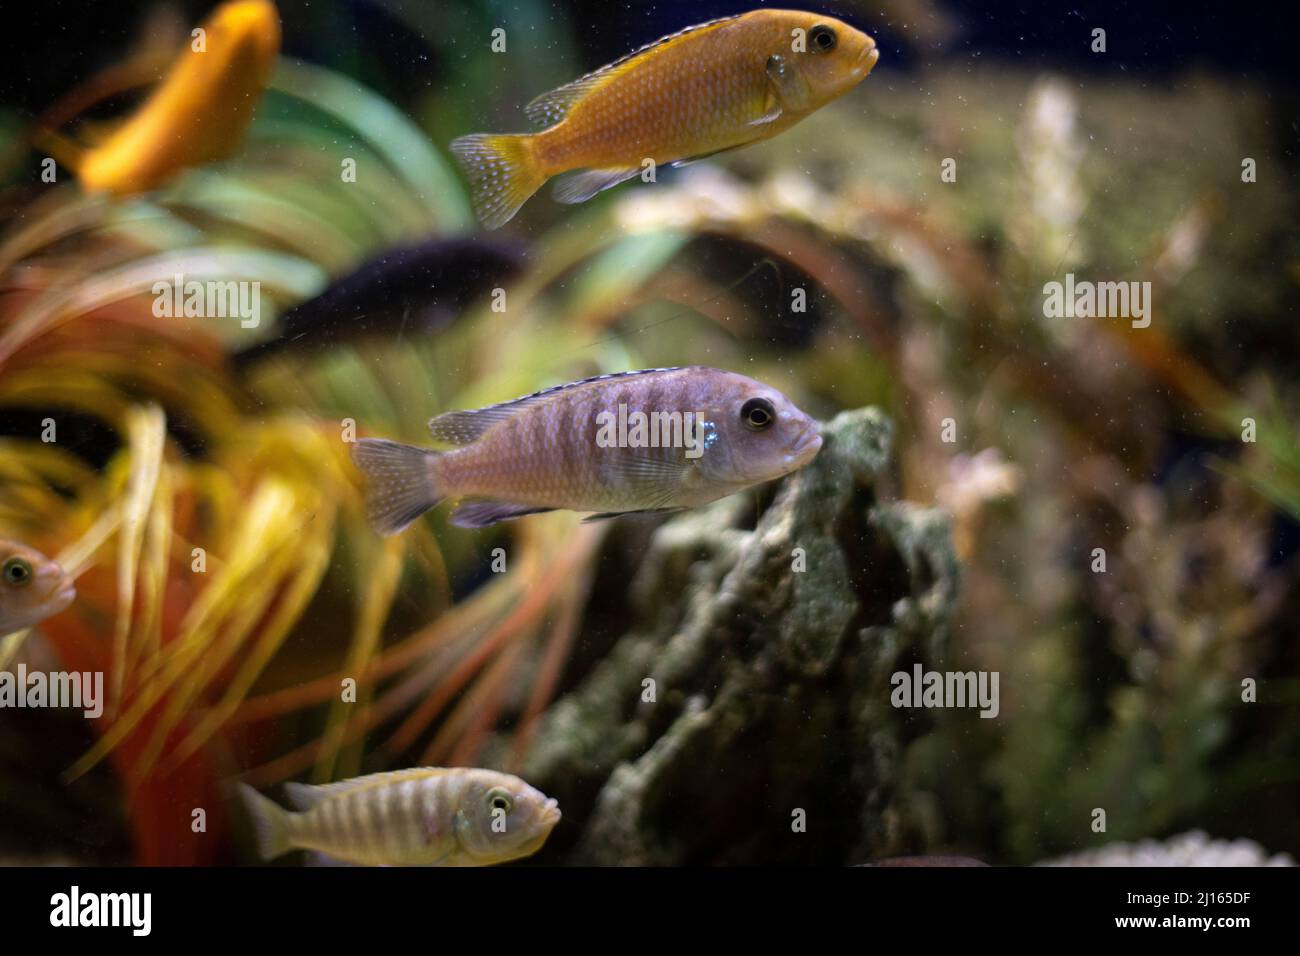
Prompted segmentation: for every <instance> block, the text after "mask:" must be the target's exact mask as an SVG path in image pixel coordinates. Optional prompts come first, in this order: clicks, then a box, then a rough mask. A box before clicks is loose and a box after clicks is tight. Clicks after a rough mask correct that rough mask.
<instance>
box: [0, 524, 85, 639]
mask: <svg viewBox="0 0 1300 956" xmlns="http://www.w3.org/2000/svg"><path fill="white" fill-rule="evenodd" d="M76 596H77V588H76V585H74V584H73V583H72V577H71V576H70V575H69V574H68V573H67V572H65V571H64V570H63V568H61V567H59V565H58V563H57V562H55V561H51V560H50V559H49V558H47V557H46V556H45V555H43V554H41V553H40V552H39V551H37V550H35V549H34V548H29V547H27V546H26V545H24V544H19V543H18V542H16V541H4V540H0V636H4V635H6V634H12V633H14V632H16V631H22V630H26V629H27V628H29V627H34V626H36V625H37V624H39V623H41V621H43V620H45V619H46V618H48V617H53V616H54V615H55V614H58V613H59V612H60V611H63V610H65V609H66V608H67V607H68V605H70V604H71V603H72V602H73V600H74V599H75V598H76Z"/></svg>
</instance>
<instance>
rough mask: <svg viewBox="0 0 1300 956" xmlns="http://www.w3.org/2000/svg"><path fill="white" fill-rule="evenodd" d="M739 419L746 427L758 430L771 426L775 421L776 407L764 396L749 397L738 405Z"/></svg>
mask: <svg viewBox="0 0 1300 956" xmlns="http://www.w3.org/2000/svg"><path fill="white" fill-rule="evenodd" d="M740 420H741V421H742V422H744V423H745V427H746V428H751V429H753V430H754V431H756V432H760V431H763V430H764V429H766V428H771V427H772V423H773V422H775V421H776V409H775V408H774V407H773V406H772V403H771V402H769V401H768V400H767V399H766V398H751V399H750V400H749V401H747V402H746V403H745V404H744V405H742V406H741V407H740Z"/></svg>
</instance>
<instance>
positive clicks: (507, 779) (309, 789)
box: [240, 767, 560, 866]
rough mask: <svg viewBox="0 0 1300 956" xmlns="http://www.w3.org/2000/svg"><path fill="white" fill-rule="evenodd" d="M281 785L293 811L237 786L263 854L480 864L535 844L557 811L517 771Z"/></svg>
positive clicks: (374, 862) (418, 773) (378, 862)
mask: <svg viewBox="0 0 1300 956" xmlns="http://www.w3.org/2000/svg"><path fill="white" fill-rule="evenodd" d="M286 790H287V792H288V794H289V799H290V801H291V802H292V803H293V804H294V805H295V806H297V807H298V808H299V812H297V813H291V812H289V811H287V810H285V809H284V808H282V807H280V806H278V805H277V804H275V803H273V802H272V801H270V800H268V799H267V798H266V797H263V796H261V795H260V794H258V793H257V792H256V791H254V790H252V789H251V788H248V787H242V788H241V791H240V792H241V794H242V796H243V798H244V800H245V802H246V803H247V805H248V807H249V809H250V811H251V812H252V814H253V817H254V821H255V823H256V824H257V829H258V842H259V849H260V850H261V853H262V856H263V857H264V858H266V859H270V858H273V857H275V856H279V855H281V854H283V853H286V852H288V851H289V850H292V849H303V850H314V851H317V852H319V853H322V854H324V855H326V856H328V857H331V858H334V859H338V860H342V861H344V862H348V863H356V864H361V865H367V866H483V865H489V864H492V863H500V862H504V861H506V860H511V859H517V858H519V857H521V856H527V855H529V854H531V853H534V852H536V850H537V849H539V848H540V847H541V845H542V844H543V843H544V842H545V840H546V838H547V836H549V834H550V831H551V829H552V828H553V827H554V826H555V824H556V823H557V822H558V821H559V819H560V814H559V810H558V808H557V807H556V805H555V801H554V800H551V799H548V798H547V797H546V796H545V795H544V794H542V793H540V792H539V791H537V790H536V789H534V788H533V787H530V786H529V785H528V784H527V783H525V782H524V781H522V780H520V779H519V778H518V777H514V776H511V775H510V774H504V773H498V772H496V771H492V770H479V769H474V768H465V767H455V768H439V767H425V768H417V769H413V770H400V771H394V772H391V773H378V774H371V775H369V776H365V777H357V778H355V779H352V780H344V781H341V782H339V783H333V784H326V785H324V786H308V785H305V784H288V785H287V787H286ZM494 824H495V825H494Z"/></svg>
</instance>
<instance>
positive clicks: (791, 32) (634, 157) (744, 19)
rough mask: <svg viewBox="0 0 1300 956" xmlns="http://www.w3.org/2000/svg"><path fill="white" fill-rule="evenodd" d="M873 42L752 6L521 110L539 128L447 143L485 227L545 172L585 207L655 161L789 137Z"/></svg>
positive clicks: (852, 78) (864, 66)
mask: <svg viewBox="0 0 1300 956" xmlns="http://www.w3.org/2000/svg"><path fill="white" fill-rule="evenodd" d="M877 58H878V53H877V51H876V49H875V42H874V41H873V40H872V39H871V38H870V37H868V36H867V35H866V34H864V33H861V32H859V31H857V30H855V29H853V28H852V27H850V26H848V25H847V24H845V23H842V22H840V21H839V20H836V19H835V18H834V17H827V16H822V15H820V14H814V13H807V12H803V11H798V10H756V11H754V12H752V13H746V14H742V15H740V16H734V17H726V18H724V19H721V20H714V21H711V22H709V23H703V24H700V25H698V26H695V27H690V28H689V29H686V30H683V31H681V32H679V33H676V34H673V35H672V36H668V37H664V38H663V39H662V40H659V41H658V42H657V43H653V44H650V45H649V46H647V47H644V48H642V49H641V50H638V51H636V52H635V53H632V54H630V55H628V56H626V57H624V58H623V59H621V60H618V61H616V62H614V63H611V64H609V65H608V66H606V67H603V68H601V69H599V70H597V71H595V72H594V73H591V74H588V75H587V76H584V77H582V78H581V79H579V80H575V81H574V82H572V83H569V84H567V85H566V86H562V87H560V88H559V89H557V90H554V91H552V92H550V93H547V94H545V95H543V96H540V97H538V98H537V99H536V100H534V101H533V102H532V103H530V104H529V105H528V107H527V108H526V112H527V114H528V116H529V118H530V119H531V120H533V121H534V122H536V123H539V124H541V125H544V126H546V127H547V128H546V129H545V130H544V131H542V132H540V133H536V134H532V135H492V134H475V135H473V136H465V137H462V138H460V139H458V140H456V141H455V142H453V143H452V151H453V152H454V153H455V154H456V156H457V158H458V159H459V160H460V162H461V165H462V166H463V167H464V169H465V172H466V174H467V175H468V177H469V179H470V183H471V187H472V190H473V199H474V204H475V209H476V211H477V212H478V214H479V218H480V219H481V220H482V221H483V223H484V224H485V225H487V226H488V227H489V228H496V227H497V226H500V225H502V224H504V223H505V222H506V221H508V220H509V219H510V218H511V217H512V216H513V215H514V213H515V212H516V211H517V210H518V208H519V206H521V205H522V204H523V203H524V202H525V201H526V200H527V199H528V197H529V196H530V195H532V193H534V192H535V191H536V190H537V189H538V188H540V186H541V185H542V183H544V182H545V181H546V180H547V179H549V178H550V177H552V176H555V175H558V174H559V173H564V172H568V171H570V170H582V171H581V172H577V173H575V174H574V175H572V176H569V177H566V178H565V179H564V180H561V181H560V182H559V183H558V184H557V186H556V198H557V199H558V200H559V201H561V202H569V203H572V202H582V201H584V200H586V199H589V198H591V197H592V196H593V195H595V194H596V193H597V192H599V191H601V190H602V189H608V188H609V187H611V186H614V185H617V184H618V183H620V182H623V181H625V180H627V179H631V178H632V177H633V176H636V175H637V174H639V173H641V172H642V171H643V169H644V168H645V165H644V164H645V163H646V161H647V160H650V161H653V162H654V163H655V164H663V163H671V162H678V161H684V160H689V159H694V158H699V157H702V156H707V155H711V154H713V153H718V152H721V151H723V150H727V149H733V148H736V147H739V146H743V145H745V144H747V143H752V142H756V141H758V140H761V139H766V138H768V137H771V136H775V135H776V134H778V133H780V132H782V131H783V130H786V129H789V128H790V127H791V126H793V125H794V124H795V123H797V122H798V121H799V120H801V119H803V118H804V117H805V116H807V115H808V114H810V113H812V112H813V111H815V110H817V109H819V108H820V107H822V106H824V105H825V104H826V103H828V102H830V101H831V100H833V99H835V98H836V97H838V96H841V95H843V94H844V93H846V92H847V91H848V90H850V89H852V88H853V87H854V86H856V85H857V84H858V83H859V82H861V80H862V79H863V78H864V77H865V76H866V75H867V73H869V72H870V71H871V69H872V67H873V66H874V65H875V63H876V60H877Z"/></svg>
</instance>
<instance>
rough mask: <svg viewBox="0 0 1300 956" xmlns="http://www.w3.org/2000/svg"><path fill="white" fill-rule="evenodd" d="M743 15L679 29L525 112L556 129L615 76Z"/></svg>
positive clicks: (545, 97)
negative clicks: (570, 112) (687, 38)
mask: <svg viewBox="0 0 1300 956" xmlns="http://www.w3.org/2000/svg"><path fill="white" fill-rule="evenodd" d="M740 16H741V15H740V14H737V15H735V16H730V17H720V18H718V19H716V20H709V21H708V22H707V23H697V24H696V25H695V26H692V27H687V28H686V29H685V30H678V31H677V32H676V33H670V34H669V35H668V36H666V37H660V38H659V39H658V40H656V41H654V42H653V43H647V44H646V45H645V46H643V47H641V48H640V49H639V50H633V51H632V52H631V53H629V54H628V55H627V56H624V57H620V58H619V59H617V60H615V61H614V62H613V63H607V64H606V65H605V66H602V67H601V68H600V69H598V70H593V71H592V72H591V73H588V74H587V75H586V76H583V77H579V78H578V79H576V80H574V81H573V82H572V83H566V84H564V86H561V87H558V88H557V89H554V90H551V91H550V92H549V93H543V94H542V95H541V96H539V97H537V99H535V100H533V101H532V102H531V103H529V104H528V105H527V106H525V107H524V113H525V115H527V117H528V118H529V119H530V120H531V121H532V122H534V123H536V124H537V125H538V126H540V127H542V128H546V127H548V126H554V125H555V124H556V123H558V122H559V121H560V120H562V119H564V117H565V116H566V115H567V114H568V112H569V110H570V109H571V108H572V107H573V104H574V103H577V102H578V101H579V100H581V99H582V98H583V97H584V96H586V95H587V94H588V93H590V92H591V91H592V90H594V89H596V87H598V86H600V85H601V84H603V83H607V82H609V81H610V80H612V79H613V78H614V77H616V76H619V75H621V74H623V73H625V72H627V71H628V70H632V69H635V68H636V67H637V66H639V65H640V64H641V63H643V62H644V61H645V60H647V59H649V58H650V57H651V56H654V55H655V54H657V53H659V52H661V51H662V49H663V48H664V47H666V46H669V45H670V44H673V43H677V42H679V41H680V40H682V39H683V38H685V37H687V36H692V37H693V36H696V35H698V34H700V33H703V32H705V31H707V30H714V29H717V28H718V27H720V26H722V25H723V24H725V23H730V22H731V21H732V20H738V19H740Z"/></svg>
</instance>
